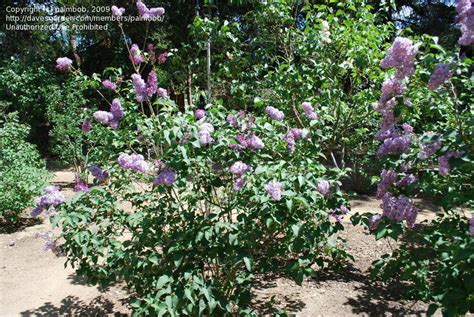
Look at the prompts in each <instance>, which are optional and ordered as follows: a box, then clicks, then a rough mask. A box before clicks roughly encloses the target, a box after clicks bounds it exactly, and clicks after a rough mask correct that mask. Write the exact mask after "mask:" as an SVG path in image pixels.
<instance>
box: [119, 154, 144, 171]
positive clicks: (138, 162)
mask: <svg viewBox="0 0 474 317" xmlns="http://www.w3.org/2000/svg"><path fill="white" fill-rule="evenodd" d="M117 161H118V163H119V165H120V166H121V167H122V168H125V169H130V170H133V171H136V172H141V173H147V172H148V171H149V170H150V165H149V164H148V162H147V161H145V158H144V157H143V155H141V154H130V155H129V154H126V153H122V154H120V155H119V157H118V160H117Z"/></svg>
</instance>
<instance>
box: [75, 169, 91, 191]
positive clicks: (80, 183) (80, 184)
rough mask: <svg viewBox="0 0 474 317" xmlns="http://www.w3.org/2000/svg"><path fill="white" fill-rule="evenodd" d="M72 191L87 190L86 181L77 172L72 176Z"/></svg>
mask: <svg viewBox="0 0 474 317" xmlns="http://www.w3.org/2000/svg"><path fill="white" fill-rule="evenodd" d="M74 191H75V192H84V193H87V192H88V191H89V186H88V185H87V182H86V181H85V180H83V179H82V177H81V176H80V175H78V174H76V176H74Z"/></svg>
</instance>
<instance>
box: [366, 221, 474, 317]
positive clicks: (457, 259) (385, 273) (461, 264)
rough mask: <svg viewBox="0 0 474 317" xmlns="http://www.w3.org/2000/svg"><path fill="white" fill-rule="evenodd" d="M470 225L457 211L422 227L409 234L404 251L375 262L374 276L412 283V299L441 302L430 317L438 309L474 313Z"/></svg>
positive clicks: (473, 248) (452, 313)
mask: <svg viewBox="0 0 474 317" xmlns="http://www.w3.org/2000/svg"><path fill="white" fill-rule="evenodd" d="M468 226H469V224H468V221H467V219H466V218H465V217H462V216H460V215H459V213H454V212H452V213H448V214H441V215H440V216H438V217H437V219H436V220H434V221H432V222H431V223H426V222H425V223H422V224H420V226H419V227H418V228H417V229H416V230H415V231H408V232H407V234H406V236H405V237H404V243H403V244H402V245H401V246H400V248H398V249H397V250H395V251H394V252H393V253H392V254H391V255H390V256H389V255H385V256H383V257H382V258H381V259H379V260H376V261H375V262H374V263H373V270H372V272H371V274H372V276H373V277H375V276H377V277H381V278H383V279H384V280H388V281H390V280H398V281H400V280H401V281H409V282H410V283H409V284H408V288H409V289H408V292H407V294H406V296H407V297H408V298H412V299H418V300H423V301H425V302H433V303H437V304H432V305H431V306H430V308H429V310H428V315H432V314H433V313H434V312H435V311H436V310H437V309H438V307H442V310H443V315H445V316H460V315H464V314H467V313H468V312H472V311H473V310H474V271H473V270H472V268H473V267H474V239H473V238H472V235H471V234H469V231H468Z"/></svg>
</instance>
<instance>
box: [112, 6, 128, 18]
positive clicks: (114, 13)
mask: <svg viewBox="0 0 474 317" xmlns="http://www.w3.org/2000/svg"><path fill="white" fill-rule="evenodd" d="M111 11H112V16H114V17H121V16H122V15H123V14H124V13H125V9H124V8H119V7H117V6H112V9H111Z"/></svg>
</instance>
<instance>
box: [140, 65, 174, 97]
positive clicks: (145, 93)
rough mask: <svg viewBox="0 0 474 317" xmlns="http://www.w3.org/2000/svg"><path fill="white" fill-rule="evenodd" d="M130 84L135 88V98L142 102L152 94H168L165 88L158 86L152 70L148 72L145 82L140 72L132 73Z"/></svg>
mask: <svg viewBox="0 0 474 317" xmlns="http://www.w3.org/2000/svg"><path fill="white" fill-rule="evenodd" d="M132 84H133V88H134V90H135V99H136V100H137V101H138V102H144V101H146V100H148V99H149V98H150V97H152V96H153V95H154V94H157V95H158V96H159V97H166V96H168V91H167V90H166V89H164V88H161V87H158V81H157V76H156V72H155V71H153V70H152V71H151V72H150V73H149V74H148V78H147V82H145V80H144V79H143V78H142V76H141V75H140V74H132Z"/></svg>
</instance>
